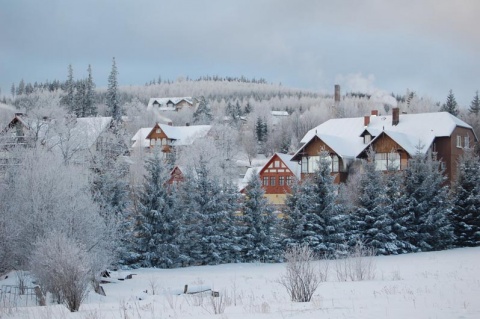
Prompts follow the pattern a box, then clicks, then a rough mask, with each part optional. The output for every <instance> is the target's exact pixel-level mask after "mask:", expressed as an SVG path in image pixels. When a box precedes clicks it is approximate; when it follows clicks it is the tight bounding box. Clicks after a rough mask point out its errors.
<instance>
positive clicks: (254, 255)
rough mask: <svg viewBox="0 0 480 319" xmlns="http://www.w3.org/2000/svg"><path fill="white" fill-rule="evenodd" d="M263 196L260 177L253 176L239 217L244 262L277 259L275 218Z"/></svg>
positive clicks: (277, 247)
mask: <svg viewBox="0 0 480 319" xmlns="http://www.w3.org/2000/svg"><path fill="white" fill-rule="evenodd" d="M264 194H265V191H264V189H263V188H262V184H261V181H260V177H259V176H258V174H253V175H252V176H251V178H250V179H249V181H248V184H247V186H246V187H245V193H244V195H245V198H244V201H243V214H242V217H241V221H242V222H241V225H242V241H241V246H242V249H243V259H244V260H245V261H246V262H252V261H263V262H268V261H275V260H278V258H279V246H278V245H279V242H278V237H277V236H276V232H275V222H276V220H275V219H276V217H275V216H274V215H273V207H272V206H270V204H269V203H268V200H267V199H266V198H265V197H264Z"/></svg>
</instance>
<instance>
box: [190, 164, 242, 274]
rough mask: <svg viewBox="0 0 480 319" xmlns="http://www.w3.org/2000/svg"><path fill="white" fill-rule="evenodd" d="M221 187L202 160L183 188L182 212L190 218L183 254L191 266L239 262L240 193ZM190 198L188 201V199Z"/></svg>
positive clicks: (226, 185)
mask: <svg viewBox="0 0 480 319" xmlns="http://www.w3.org/2000/svg"><path fill="white" fill-rule="evenodd" d="M228 185H229V184H228V183H225V184H223V186H222V185H221V183H220V182H219V180H218V178H215V177H212V176H211V175H210V172H209V169H208V166H207V163H206V161H205V159H204V158H203V156H200V157H199V158H198V162H197V164H196V165H195V166H194V167H192V168H191V170H190V173H188V174H187V180H186V181H185V182H183V183H182V184H181V187H182V192H183V196H184V197H183V198H184V200H183V205H184V206H183V207H182V210H183V211H184V213H185V214H186V215H187V216H188V221H189V222H188V224H187V225H186V230H187V234H186V235H185V238H183V243H184V245H183V246H182V251H183V252H186V253H188V259H189V263H190V264H192V263H193V264H208V265H212V264H220V263H224V262H233V261H236V260H238V257H237V256H235V252H237V254H239V252H240V248H239V247H238V229H237V223H236V217H235V211H237V201H238V191H236V189H235V188H233V187H232V186H228ZM187 197H188V198H187Z"/></svg>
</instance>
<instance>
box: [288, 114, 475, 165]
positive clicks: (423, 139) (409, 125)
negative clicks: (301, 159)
mask: <svg viewBox="0 0 480 319" xmlns="http://www.w3.org/2000/svg"><path fill="white" fill-rule="evenodd" d="M457 126H459V127H464V128H468V129H472V127H471V126H470V125H468V124H467V123H465V122H464V121H462V120H460V119H459V118H457V117H455V116H453V115H451V114H450V113H448V112H438V113H419V114H400V117H399V123H398V124H397V125H392V116H391V115H379V116H375V115H372V116H370V123H369V125H368V126H364V118H363V117H357V118H341V119H331V120H328V121H326V122H324V123H323V124H320V125H319V126H317V127H315V128H313V129H311V130H310V131H308V132H307V134H305V136H304V137H303V138H302V140H301V143H303V144H304V145H303V146H302V147H301V148H300V150H298V151H297V153H296V154H295V155H294V156H297V155H298V154H299V153H300V152H301V151H302V150H303V147H304V146H305V145H307V144H308V143H309V142H310V141H312V140H313V139H314V138H315V137H318V138H319V139H320V140H322V141H323V142H324V143H325V144H326V145H328V146H329V147H330V148H331V149H332V150H334V152H335V153H337V155H339V156H340V157H343V158H356V157H357V156H358V155H359V154H360V153H361V152H363V151H364V150H365V149H366V148H368V147H369V146H370V145H371V143H373V142H374V141H375V139H373V140H372V141H371V142H370V143H369V144H368V145H366V144H364V142H363V138H362V136H363V135H365V132H368V133H369V134H371V135H372V136H374V137H375V138H378V136H380V134H381V133H384V134H386V135H388V136H389V137H390V138H392V139H393V140H394V141H395V142H396V143H398V144H399V145H400V146H402V147H403V148H404V149H405V150H406V151H407V152H408V153H410V154H414V153H416V152H417V151H418V149H417V146H418V145H423V146H424V147H423V148H422V149H421V150H420V151H421V152H426V151H427V150H428V148H429V147H430V146H431V144H432V142H433V140H434V139H435V138H436V137H447V136H450V135H451V134H452V132H453V130H454V129H455V128H456V127H457Z"/></svg>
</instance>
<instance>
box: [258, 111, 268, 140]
mask: <svg viewBox="0 0 480 319" xmlns="http://www.w3.org/2000/svg"><path fill="white" fill-rule="evenodd" d="M255 133H256V134H257V140H258V141H259V142H265V141H266V140H267V137H268V127H267V122H266V121H264V120H262V118H261V117H257V122H256V123H255Z"/></svg>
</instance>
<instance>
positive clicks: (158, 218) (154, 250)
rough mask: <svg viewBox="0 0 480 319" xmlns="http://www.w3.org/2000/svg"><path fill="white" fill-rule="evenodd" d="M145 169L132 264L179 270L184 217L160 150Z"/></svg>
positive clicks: (156, 151) (147, 163) (154, 153)
mask: <svg viewBox="0 0 480 319" xmlns="http://www.w3.org/2000/svg"><path fill="white" fill-rule="evenodd" d="M145 169H146V175H145V182H144V186H143V190H142V192H141V193H140V195H139V198H138V212H137V216H138V217H137V221H136V225H137V226H136V227H137V229H136V232H135V244H134V250H135V251H136V253H133V254H132V255H131V258H130V262H134V261H136V264H137V265H142V266H144V267H161V268H172V267H176V266H178V264H177V263H178V257H179V255H180V253H179V247H178V244H177V239H176V237H177V236H178V235H179V232H178V230H179V224H180V223H181V219H180V218H181V215H180V214H179V213H178V212H177V211H176V206H175V205H176V201H175V199H176V196H175V193H174V189H172V188H170V187H169V185H168V184H167V181H168V177H169V176H168V172H167V171H166V170H165V165H164V162H163V159H162V157H161V154H160V151H159V150H155V151H154V152H153V156H152V157H151V158H149V159H147V162H146V164H145ZM172 192H173V193H172Z"/></svg>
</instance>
